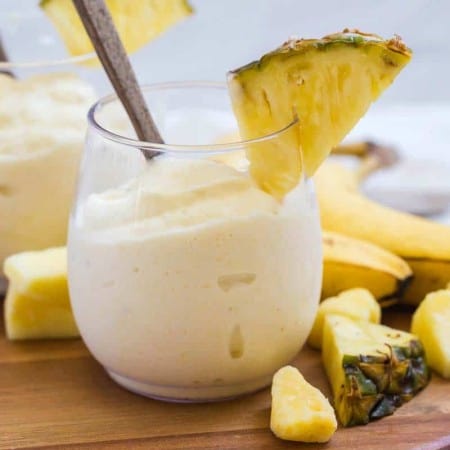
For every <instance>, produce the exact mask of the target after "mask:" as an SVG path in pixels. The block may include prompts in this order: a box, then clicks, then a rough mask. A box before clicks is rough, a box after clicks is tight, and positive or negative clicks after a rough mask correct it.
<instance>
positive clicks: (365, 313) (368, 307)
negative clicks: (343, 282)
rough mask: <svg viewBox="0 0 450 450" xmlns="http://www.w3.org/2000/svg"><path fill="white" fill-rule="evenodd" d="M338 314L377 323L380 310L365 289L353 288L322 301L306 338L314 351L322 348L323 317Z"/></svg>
mask: <svg viewBox="0 0 450 450" xmlns="http://www.w3.org/2000/svg"><path fill="white" fill-rule="evenodd" d="M327 314H340V315H344V316H347V317H350V318H352V319H357V320H358V319H359V320H364V321H367V322H373V323H379V322H380V319H381V308H380V305H379V304H378V302H377V301H376V300H375V298H374V297H373V295H372V294H371V293H370V292H369V291H368V290H367V289H361V288H355V289H350V290H348V291H344V292H342V293H341V294H339V295H338V296H337V297H331V298H328V299H326V300H324V301H323V302H322V303H321V304H320V305H319V309H318V312H317V315H316V320H315V321H314V325H313V328H312V330H311V333H310V335H309V337H308V344H309V345H310V346H311V347H313V348H316V349H321V348H322V335H323V325H324V320H325V316H326V315H327Z"/></svg>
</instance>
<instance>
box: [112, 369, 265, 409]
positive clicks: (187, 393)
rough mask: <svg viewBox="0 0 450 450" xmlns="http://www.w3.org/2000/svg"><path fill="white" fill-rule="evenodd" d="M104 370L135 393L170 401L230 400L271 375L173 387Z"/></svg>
mask: <svg viewBox="0 0 450 450" xmlns="http://www.w3.org/2000/svg"><path fill="white" fill-rule="evenodd" d="M106 371H107V372H108V375H109V376H110V377H111V378H112V379H113V380H114V381H115V382H116V383H117V384H119V385H120V386H122V387H124V388H125V389H128V390H129V391H131V392H134V393H135V394H139V395H143V396H145V397H149V398H152V399H154V400H161V401H164V402H172V403H207V402H219V401H225V400H231V399H234V398H237V397H241V396H243V395H247V394H252V393H254V392H257V391H259V390H261V389H264V388H266V387H267V386H269V385H270V384H271V382H272V377H271V376H267V377H262V378H258V379H257V380H254V381H252V382H246V383H241V384H232V385H228V386H207V387H189V386H183V387H175V386H162V385H157V384H151V383H145V382H142V381H136V380H133V379H132V378H128V377H125V376H123V375H118V374H117V373H115V372H112V371H111V370H108V369H106Z"/></svg>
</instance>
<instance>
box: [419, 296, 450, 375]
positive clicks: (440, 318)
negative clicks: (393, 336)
mask: <svg viewBox="0 0 450 450" xmlns="http://www.w3.org/2000/svg"><path fill="white" fill-rule="evenodd" d="M411 332H412V333H414V334H416V335H417V336H419V338H420V339H421V340H422V342H423V346H424V347H425V351H426V354H427V359H428V363H429V365H430V367H431V368H432V369H434V370H435V371H436V372H437V373H438V374H439V375H441V376H443V377H444V378H450V290H441V291H436V292H431V293H430V294H428V295H427V296H426V297H425V299H424V300H423V301H422V303H420V305H419V307H418V308H417V309H416V312H415V313H414V315H413V319H412V325H411Z"/></svg>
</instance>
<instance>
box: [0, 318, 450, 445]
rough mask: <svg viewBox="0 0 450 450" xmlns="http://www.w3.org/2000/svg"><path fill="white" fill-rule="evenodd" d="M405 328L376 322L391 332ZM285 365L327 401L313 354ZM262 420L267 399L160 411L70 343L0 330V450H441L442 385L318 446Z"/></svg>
mask: <svg viewBox="0 0 450 450" xmlns="http://www.w3.org/2000/svg"><path fill="white" fill-rule="evenodd" d="M409 319H410V314H409V313H407V312H405V311H401V310H392V311H389V312H387V313H385V322H386V323H387V324H389V325H392V326H397V327H399V328H404V329H407V327H408V326H409ZM1 322H2V323H3V320H1ZM294 364H295V365H296V366H297V367H299V368H300V370H301V371H302V373H303V374H304V376H305V378H306V379H307V380H308V381H310V382H311V383H312V384H314V385H315V386H317V387H319V388H320V389H321V390H322V391H323V392H325V393H326V395H329V389H328V385H327V381H326V378H325V375H324V373H323V370H322V366H321V363H320V356H319V354H318V353H317V352H315V351H313V350H311V349H309V348H305V349H304V350H303V351H302V352H301V353H300V355H299V356H298V358H297V359H296V361H295V363H294ZM269 416H270V392H269V390H268V389H266V390H264V391H261V392H259V393H257V394H254V395H251V396H247V397H244V398H241V399H238V400H234V401H228V402H223V403H212V404H200V405H186V404H168V403H162V402H158V401H154V400H150V399H147V398H144V397H140V396H137V395H134V394H131V393H129V392H127V391H126V390H124V389H122V388H120V387H119V386H117V385H116V384H115V383H114V382H113V381H111V380H110V379H109V378H108V376H107V375H106V374H105V372H104V371H103V370H102V368H101V367H100V366H99V364H97V363H96V362H95V361H94V360H93V359H92V357H91V356H90V355H89V353H88V351H87V350H86V347H85V346H84V345H83V343H82V342H81V341H80V340H68V341H40V342H23V343H11V342H8V341H7V340H6V339H5V337H4V330H3V329H0V449H10V448H20V449H23V448H27V449H37V448H40V449H41V448H50V449H55V450H56V449H58V450H59V449H92V450H98V449H155V450H158V449H187V450H189V449H191V450H192V449H202V450H207V449H218V450H225V449H239V450H241V449H258V450H261V449H267V450H277V449H290V448H292V449H294V448H295V449H327V450H333V449H336V450H337V449H339V450H351V449H370V450H378V449H379V450H386V449H388V450H402V449H414V450H419V449H420V450H437V449H450V381H445V380H443V379H442V378H440V377H438V376H433V379H432V381H431V383H430V385H429V386H428V387H427V388H426V389H425V390H424V391H423V392H422V393H420V394H419V395H418V396H417V397H415V398H414V399H413V400H412V401H410V402H409V403H408V404H406V405H404V406H403V407H401V408H400V409H399V410H398V411H397V412H396V413H395V414H394V415H393V416H390V417H387V418H384V419H382V420H380V421H377V422H373V423H371V424H369V425H366V426H360V427H354V428H347V429H339V430H338V431H337V432H336V434H335V435H334V437H333V438H332V440H331V441H330V442H329V443H328V444H323V445H320V444H310V445H307V444H301V443H291V442H287V441H281V440H279V439H277V438H275V437H274V436H273V435H272V433H271V432H270V430H269Z"/></svg>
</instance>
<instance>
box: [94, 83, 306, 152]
mask: <svg viewBox="0 0 450 450" xmlns="http://www.w3.org/2000/svg"><path fill="white" fill-rule="evenodd" d="M140 88H141V89H142V91H144V92H145V91H151V90H170V89H180V88H186V89H194V88H209V89H220V90H226V89H227V85H226V83H221V82H216V81H170V82H164V83H152V84H144V85H140ZM114 101H118V96H117V94H115V93H113V94H109V95H106V96H104V97H102V98H100V100H98V101H97V102H96V103H94V105H92V106H91V108H90V109H89V111H88V114H87V118H88V125H89V126H90V127H92V128H93V129H94V130H95V131H96V132H98V133H99V134H100V135H102V136H103V137H105V138H106V139H108V140H110V141H114V142H117V143H119V144H123V145H127V146H130V147H135V148H137V149H140V150H142V149H145V150H156V151H159V152H161V153H183V154H186V153H198V152H202V153H209V154H214V153H227V152H232V151H237V150H242V148H243V147H246V146H248V145H251V144H256V143H260V142H265V141H269V140H271V139H274V138H276V137H277V136H279V135H280V134H282V133H284V132H285V131H287V130H289V129H290V128H291V127H293V126H294V125H297V124H298V122H299V119H298V117H297V115H294V117H293V118H292V120H291V121H290V122H289V123H288V124H286V125H285V126H283V127H282V128H280V129H277V130H275V131H272V132H270V133H268V134H265V135H263V136H259V137H257V138H253V139H245V140H239V141H232V142H224V143H217V144H166V143H164V144H161V143H157V142H148V141H141V140H139V139H133V138H130V137H127V136H123V135H121V134H118V133H115V132H113V131H111V130H108V129H107V128H105V127H103V126H102V125H100V124H99V123H98V121H97V119H96V117H95V116H96V113H97V112H99V111H100V110H101V108H102V107H104V106H106V105H107V104H109V103H112V102H114Z"/></svg>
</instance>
